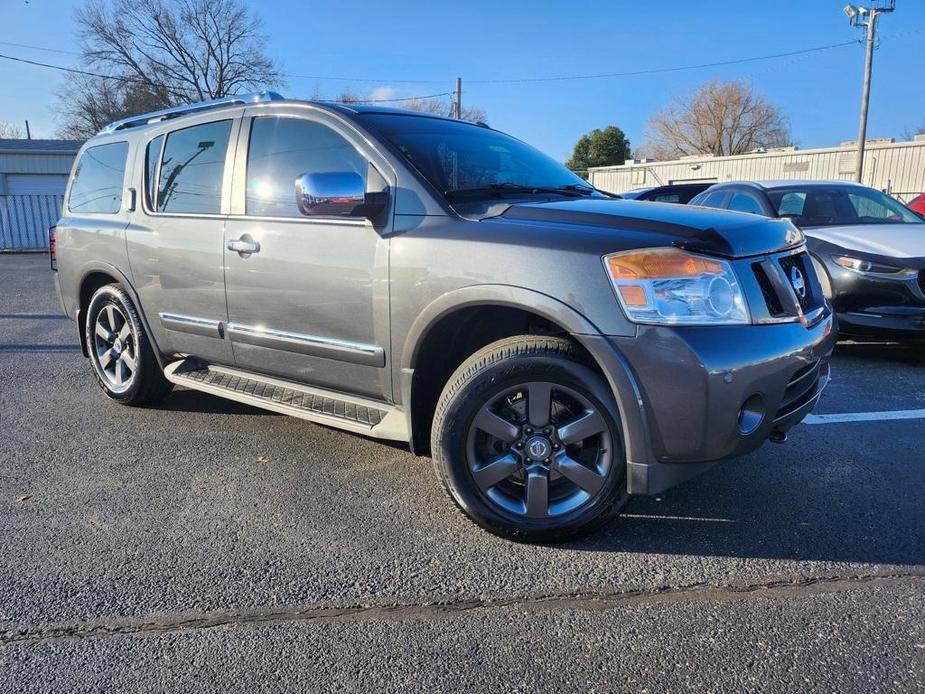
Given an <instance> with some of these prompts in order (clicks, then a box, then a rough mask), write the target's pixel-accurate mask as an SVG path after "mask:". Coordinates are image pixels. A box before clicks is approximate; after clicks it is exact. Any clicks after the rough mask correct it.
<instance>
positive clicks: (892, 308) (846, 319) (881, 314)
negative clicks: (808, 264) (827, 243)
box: [824, 257, 925, 339]
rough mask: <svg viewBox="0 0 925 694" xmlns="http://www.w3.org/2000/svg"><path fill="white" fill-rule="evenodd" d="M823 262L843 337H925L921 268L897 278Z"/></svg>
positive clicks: (924, 274) (923, 272) (924, 283)
mask: <svg viewBox="0 0 925 694" xmlns="http://www.w3.org/2000/svg"><path fill="white" fill-rule="evenodd" d="M824 262H825V269H826V271H827V272H828V274H829V280H830V282H831V285H832V305H833V307H834V308H835V311H836V312H837V314H838V331H839V333H840V334H841V335H842V336H843V337H878V338H897V339H901V338H908V337H912V338H923V337H925V269H922V270H920V272H919V275H918V276H917V277H905V278H901V279H897V278H892V277H887V276H882V275H881V276H877V275H869V274H864V273H859V272H855V271H853V270H848V269H846V268H843V267H841V266H840V265H838V264H837V263H835V262H834V261H833V260H832V259H831V257H825V259H824ZM919 262H921V261H919ZM904 264H907V263H904ZM908 264H910V265H911V266H912V267H915V263H908Z"/></svg>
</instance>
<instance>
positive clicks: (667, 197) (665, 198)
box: [649, 193, 681, 203]
mask: <svg viewBox="0 0 925 694" xmlns="http://www.w3.org/2000/svg"><path fill="white" fill-rule="evenodd" d="M649 200H651V201H652V202H676V203H679V202H681V195H680V194H678V193H662V194H661V195H653V196H652V197H651V198H649Z"/></svg>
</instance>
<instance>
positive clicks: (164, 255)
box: [126, 109, 241, 363]
mask: <svg viewBox="0 0 925 694" xmlns="http://www.w3.org/2000/svg"><path fill="white" fill-rule="evenodd" d="M240 112H241V110H240V109H238V110H237V111H236V112H235V111H232V112H231V114H230V115H229V114H228V113H227V112H226V113H225V114H222V115H221V116H219V115H217V114H210V115H209V116H205V115H203V116H200V117H199V118H196V119H192V120H184V125H183V127H182V128H178V127H176V126H174V129H172V130H171V129H168V128H167V127H163V128H161V129H160V130H153V131H152V132H151V133H150V134H148V135H147V136H146V138H145V140H144V141H143V142H142V144H141V147H142V148H143V156H144V165H143V166H140V165H139V166H136V169H137V170H138V174H137V175H138V180H137V189H138V190H139V191H141V194H140V195H139V196H138V197H139V198H141V200H140V204H139V205H137V210H138V211H137V213H136V215H135V217H134V220H133V224H131V225H130V226H129V228H128V230H127V232H126V238H127V241H128V251H129V258H130V261H131V267H132V274H133V279H134V282H135V288H136V290H137V291H138V295H139V298H140V299H141V304H142V307H143V309H144V311H145V314H146V316H147V318H148V323H149V324H150V325H151V329H152V330H153V331H154V334H155V339H156V340H157V343H158V346H159V347H160V348H161V349H162V350H163V351H165V352H177V353H181V354H190V355H194V356H198V357H202V358H204V359H206V360H208V361H211V362H218V363H222V362H225V363H230V362H231V361H232V356H231V350H230V348H229V347H228V345H227V341H226V340H224V339H223V328H224V323H225V322H226V321H227V310H226V305H225V285H224V270H223V267H222V260H223V251H222V248H223V241H224V225H225V219H226V217H227V212H228V205H229V202H228V199H229V194H228V191H230V187H231V169H232V167H231V161H232V159H233V156H234V143H235V142H236V140H237V138H236V136H237V131H238V128H239V122H240V121H239V120H238V119H236V117H235V116H236V115H239V114H240Z"/></svg>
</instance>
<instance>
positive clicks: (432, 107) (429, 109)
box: [315, 92, 488, 123]
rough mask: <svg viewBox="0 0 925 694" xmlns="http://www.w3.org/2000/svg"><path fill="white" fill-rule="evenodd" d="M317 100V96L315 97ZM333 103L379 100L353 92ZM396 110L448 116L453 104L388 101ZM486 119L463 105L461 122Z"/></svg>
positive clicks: (480, 111) (477, 110)
mask: <svg viewBox="0 0 925 694" xmlns="http://www.w3.org/2000/svg"><path fill="white" fill-rule="evenodd" d="M315 98H317V95H316V97H315ZM335 101H337V102H339V103H342V104H369V103H377V102H379V100H376V99H373V98H372V97H370V96H363V95H362V94H357V93H355V92H341V94H339V95H338V97H337V99H335ZM384 105H389V106H395V107H398V108H406V109H408V110H410V111H420V112H421V113H433V114H435V115H438V116H450V115H452V113H453V104H452V102H451V101H450V100H449V99H446V98H440V97H432V98H423V99H421V98H411V99H401V98H399V99H389V100H387V104H384ZM487 119H488V115H487V114H486V113H485V109H483V108H480V107H478V106H466V105H465V104H463V109H462V120H465V121H469V122H471V123H484V122H486V121H487Z"/></svg>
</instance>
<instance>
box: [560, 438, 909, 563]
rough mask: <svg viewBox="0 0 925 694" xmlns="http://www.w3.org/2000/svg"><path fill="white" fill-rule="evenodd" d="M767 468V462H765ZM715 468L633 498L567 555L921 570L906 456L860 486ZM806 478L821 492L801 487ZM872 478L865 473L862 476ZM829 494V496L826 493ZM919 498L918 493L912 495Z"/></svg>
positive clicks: (792, 471) (790, 470) (821, 477)
mask: <svg viewBox="0 0 925 694" xmlns="http://www.w3.org/2000/svg"><path fill="white" fill-rule="evenodd" d="M765 458H767V456H765ZM799 462H800V461H794V460H793V459H790V460H788V461H787V465H786V466H780V467H777V468H776V469H772V468H771V467H770V466H769V465H761V466H757V465H755V464H754V459H753V458H751V459H745V460H742V461H740V464H739V465H740V466H739V467H738V468H737V467H736V461H727V462H726V463H720V464H719V465H718V466H717V467H716V468H714V469H712V470H711V471H710V472H708V473H707V474H706V475H704V476H703V477H700V478H698V479H695V480H691V481H690V482H688V483H686V484H683V485H681V486H679V487H677V488H675V489H672V490H670V491H668V492H666V493H665V494H663V495H660V496H657V497H636V498H633V499H632V500H631V501H630V503H629V504H628V505H627V507H626V508H625V509H624V516H623V517H621V518H618V519H617V520H616V521H614V522H612V523H610V524H609V525H607V526H605V527H604V528H602V529H601V530H599V531H598V532H597V533H595V534H593V535H591V536H589V537H587V538H584V539H583V540H579V541H576V542H574V543H569V544H568V545H566V547H568V548H570V549H584V550H589V551H613V552H640V553H646V554H676V555H682V554H683V555H692V556H697V555H702V556H724V557H740V558H761V559H781V560H794V561H823V562H851V563H872V564H897V565H913V564H920V565H925V541H923V537H925V504H923V502H922V495H921V490H922V489H923V488H925V465H922V464H921V461H920V462H919V463H916V464H910V463H912V460H911V458H910V457H909V456H907V457H906V458H905V460H898V461H896V462H895V463H894V464H893V465H892V466H891V469H889V470H884V471H881V475H882V476H878V477H879V479H876V480H870V479H869V480H868V481H867V482H868V483H867V484H858V483H852V482H851V481H850V479H851V477H853V476H854V475H853V474H851V473H848V478H849V481H848V483H837V482H833V483H831V485H829V484H828V483H827V482H826V479H827V478H829V477H832V476H833V475H835V476H837V475H838V474H840V473H841V470H840V469H839V468H841V467H842V466H843V465H844V463H843V461H839V460H837V459H833V461H832V468H833V469H831V470H824V469H823V470H820V469H819V466H820V461H818V460H816V461H805V463H806V466H807V467H806V468H800V467H794V463H797V464H799ZM813 468H815V470H816V471H817V477H818V483H815V484H814V483H812V482H810V483H807V477H808V476H811V475H812V472H813ZM866 474H867V475H868V476H869V471H866ZM827 487H829V488H827ZM916 490H917V491H916Z"/></svg>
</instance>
